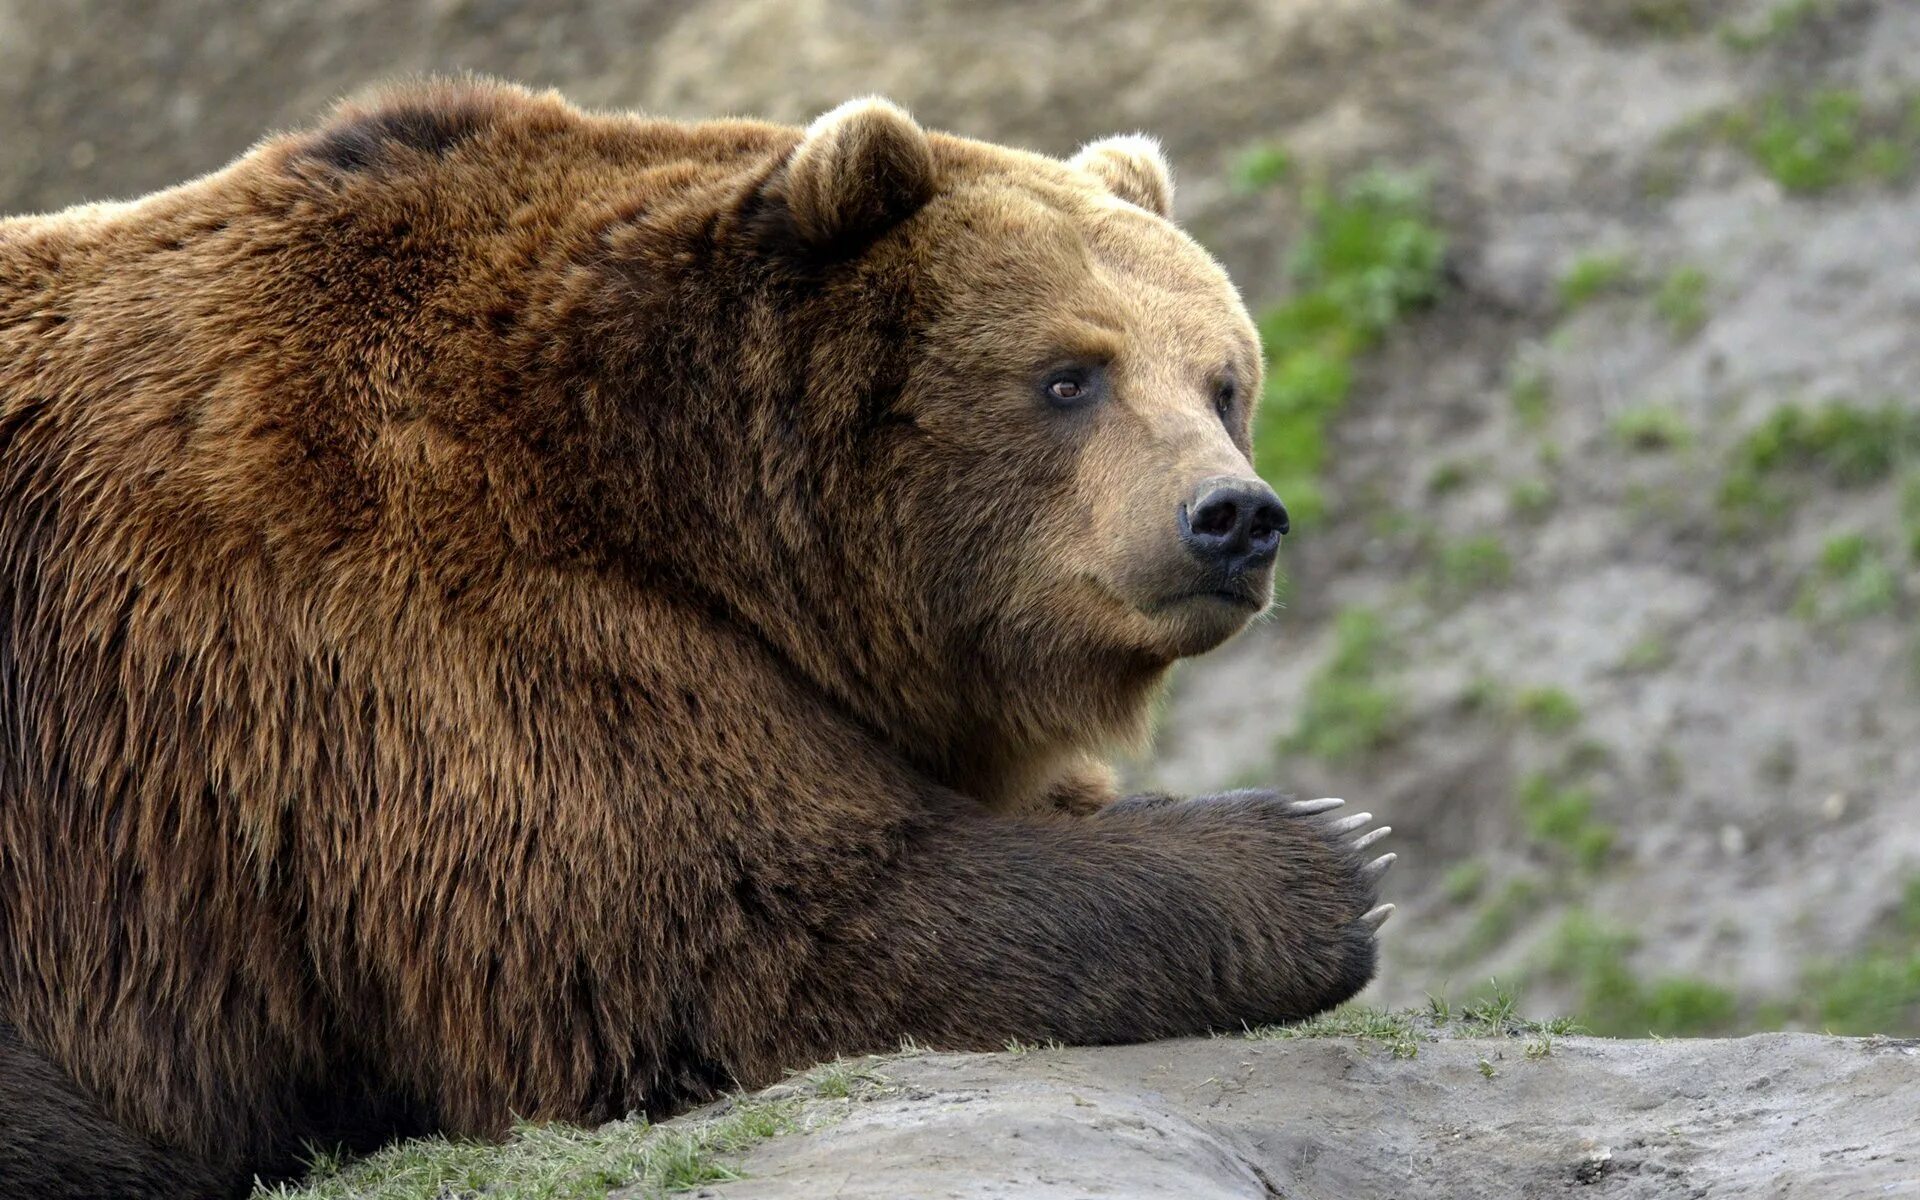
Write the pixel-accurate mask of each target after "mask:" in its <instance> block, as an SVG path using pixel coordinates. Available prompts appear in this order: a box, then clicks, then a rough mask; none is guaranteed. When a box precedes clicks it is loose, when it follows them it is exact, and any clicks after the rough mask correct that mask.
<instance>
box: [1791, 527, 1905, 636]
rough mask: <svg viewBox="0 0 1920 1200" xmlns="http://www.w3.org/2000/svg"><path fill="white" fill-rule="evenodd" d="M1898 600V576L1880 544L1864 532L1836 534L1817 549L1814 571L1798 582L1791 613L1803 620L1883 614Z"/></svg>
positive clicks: (1829, 619) (1856, 618)
mask: <svg viewBox="0 0 1920 1200" xmlns="http://www.w3.org/2000/svg"><path fill="white" fill-rule="evenodd" d="M1899 603H1900V577H1899V575H1898V573H1896V572H1895V571H1894V569H1893V567H1892V566H1891V565H1890V564H1889V563H1888V562H1887V559H1886V555H1885V553H1884V552H1883V551H1882V550H1881V548H1880V544H1879V543H1878V542H1877V541H1875V540H1874V539H1872V538H1870V537H1868V536H1867V535H1866V534H1863V533H1844V534H1836V535H1834V536H1833V537H1830V538H1828V539H1827V540H1826V543H1825V544H1824V545H1823V546H1822V547H1821V549H1820V562H1819V568H1818V570H1817V572H1815V573H1814V574H1813V575H1811V576H1809V577H1808V578H1807V579H1806V580H1805V581H1804V582H1803V583H1802V585H1801V588H1800V594H1799V597H1798V598H1797V599H1796V600H1795V602H1794V612H1795V614H1796V615H1798V616H1800V617H1801V618H1803V619H1805V620H1810V621H1833V620H1860V619H1862V618H1866V617H1877V616H1885V615H1886V614H1888V613H1891V612H1893V611H1894V609H1895V608H1897V607H1898V606H1899Z"/></svg>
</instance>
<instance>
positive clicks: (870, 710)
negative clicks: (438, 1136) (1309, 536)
mask: <svg viewBox="0 0 1920 1200" xmlns="http://www.w3.org/2000/svg"><path fill="white" fill-rule="evenodd" d="M1171 197H1172V191H1171V185H1170V183H1169V182H1168V176H1167V173H1166V170H1165V166H1164V164H1163V163H1162V162H1161V161H1160V159H1159V156H1158V152H1157V150H1156V149H1155V148H1154V147H1152V145H1151V144H1150V143H1147V142H1145V141H1144V140H1142V139H1120V140H1116V141H1114V142H1109V143H1099V144H1096V145H1094V146H1092V147H1089V149H1088V150H1087V151H1086V152H1084V153H1083V154H1082V155H1080V156H1079V157H1078V158H1076V159H1075V160H1074V162H1073V163H1071V164H1068V163H1061V162H1058V161H1055V160H1051V159H1047V158H1043V157H1040V156H1037V155H1032V154H1026V153H1020V152H1016V151H1012V150H1007V149H1003V148H999V147H995V146H991V145H986V144H982V143H978V142H971V141H966V140H962V139H958V138H953V137H946V136H941V135H936V134H927V133H924V132H922V131H921V130H920V128H919V127H918V126H917V125H915V124H914V123H913V122H912V121H911V119H910V118H908V117H907V116H906V115H905V114H904V113H902V112H900V111H899V110H898V109H895V108H893V107H891V106H889V105H886V104H884V103H883V102H876V101H869V102H860V103H855V104H852V105H849V106H846V107H844V108H842V109H839V110H836V111H835V112H833V113H830V114H828V116H826V117H824V118H822V119H821V121H819V122H817V123H816V124H815V125H814V126H812V127H811V128H809V129H807V130H804V131H803V130H798V129H791V128H786V127H780V126H775V125H768V124H760V123H754V122H746V121H726V122H715V123H707V124H681V123H674V122H667V121H655V120H647V119H642V118H639V117H634V116H625V115H621V116H599V115H591V114H585V113H582V112H579V111H577V110H575V109H573V108H571V107H569V106H568V105H567V104H565V103H564V102H563V101H561V100H560V99H559V98H557V97H555V96H553V95H535V94H531V93H528V92H525V91H521V90H519V89H515V88H511V87H506V86H501V85H493V84H486V83H478V82H461V83H428V84H417V85H411V86H408V87H404V88H401V89H398V90H394V91H391V92H388V93H385V94H382V95H380V96H378V97H376V98H374V99H373V100H371V101H369V102H367V103H365V104H361V105H349V106H346V107H344V108H343V109H342V110H341V111H339V112H338V113H337V114H336V115H335V116H334V117H333V119H332V120H331V121H330V122H329V123H328V124H326V125H325V126H324V127H322V128H320V129H319V130H317V131H314V132H308V133H302V134H295V135H291V136H284V137H276V138H273V139H270V140H268V141H266V142H264V143H262V144H261V145H260V146H258V147H256V148H255V149H254V150H253V151H252V152H251V153H249V154H248V155H246V156H245V157H244V158H242V159H241V160H239V161H238V162H236V163H235V164H233V165H232V166H230V167H228V168H226V169H225V170H222V171H219V172H217V173H215V174H213V175H210V176H207V177H205V178H203V179H200V180H197V181H195V182H192V183H188V184H185V185H183V186H181V187H178V188H175V189H172V190H170V191H166V192H161V193H158V194H156V195H153V196H149V197H147V198H145V199H142V200H140V201H138V202H135V203H131V204H124V205H96V206H90V207H84V208H79V209H74V210H70V211H68V212H65V213H59V214H53V215H50V216H44V217H26V218H19V219H14V220H10V221H6V222H4V223H0V1109H4V1110H5V1111H0V1183H3V1184H4V1185H5V1186H4V1187H0V1190H5V1191H7V1192H8V1193H9V1194H35V1195H43V1196H61V1195H72V1196H83V1195H88V1196H90V1195H95V1194H116V1195H129V1194H130V1195H155V1196H160V1195H200V1194H208V1193H221V1192H225V1191H229V1190H232V1189H235V1188H243V1187H244V1184H245V1181H246V1180H247V1179H248V1178H249V1177H250V1175H251V1174H252V1173H253V1172H256V1171H257V1172H263V1173H268V1174H271V1173H273V1172H277V1171H285V1170H287V1169H290V1167H291V1166H292V1164H293V1162H294V1155H295V1154H296V1152H297V1150H298V1148H299V1146H300V1145H301V1143H302V1142H303V1140H315V1141H320V1142H327V1141H343V1142H345V1143H347V1144H349V1145H354V1146H364V1145H368V1144H371V1143H372V1142H375V1141H377V1140H378V1139H380V1138H383V1137H386V1136H391V1135H392V1134H394V1133H398V1132H411V1131H422V1130H441V1131H448V1132H453V1133H459V1134H472V1135H496V1134H499V1133H500V1132H501V1131H503V1130H504V1129H505V1128H506V1127H507V1125H508V1123H509V1122H510V1120H511V1119H513V1118H514V1117H515V1116H521V1117H527V1118H534V1119H541V1118H563V1119H566V1120H569V1121H597V1120H600V1119H604V1118H610V1117H615V1116H619V1115H622V1114H624V1113H627V1112H629V1111H636V1110H638V1111H646V1112H650V1113H656V1114H658V1113H663V1112H666V1111H670V1110H672V1109H674V1108H676V1107H679V1106H683V1105H685V1104H686V1103H688V1102H690V1101H693V1100H697V1099H700V1098H702V1097H707V1096H711V1095H713V1094H714V1093H715V1092H716V1091H718V1090H720V1089H726V1088H734V1087H738V1086H749V1085H754V1084H758V1083H763V1082H765V1081H768V1080H770V1079H773V1078H775V1077H777V1076H778V1075H779V1074H780V1073H781V1072H783V1071H785V1070H789V1069H792V1068H795V1067H799V1066H803V1065H805V1064H808V1063H810V1062H813V1061H816V1060H819V1059H821V1058H823V1057H827V1056H831V1055H834V1054H839V1053H855V1052H863V1051H874V1050H883V1049H890V1048H893V1047H895V1046H897V1045H898V1044H899V1043H900V1040H901V1038H902V1037H903V1036H911V1037H913V1038H915V1039H917V1040H919V1041H921V1042H924V1043H930V1044H937V1045H942V1046H955V1047H996V1046H999V1045H1002V1044H1003V1043H1004V1042H1005V1041H1006V1040H1007V1039H1008V1038H1010V1037H1020V1038H1027V1039H1035V1040H1039V1039H1048V1038H1057V1039H1060V1040H1063V1041H1072V1042H1102V1041H1115V1040H1136V1039H1146V1038H1154V1037H1160V1036H1165V1035H1172V1034H1184V1033H1196V1032H1200V1031H1203V1030H1208V1029H1220V1028H1239V1027H1240V1026H1241V1025H1242V1024H1244V1023H1259V1022H1266V1021H1277V1020H1285V1019H1290V1018H1298V1017H1301V1016H1304V1015H1306V1014H1309V1013H1311V1012H1314V1011H1316V1010H1319V1009H1323V1008H1325V1007H1327V1006H1329V1005H1332V1004H1335V1003H1337V1002H1339V1001H1341V1000H1343V999H1345V998H1346V997H1348V996H1350V995H1352V994H1353V993H1354V992H1355V991H1357V990H1358V989H1359V988H1360V987H1362V986H1363V985H1364V984H1365V983H1366V981H1367V980H1368V978H1369V977H1370V975H1371V973H1372V970H1373V962H1374V954H1375V943H1374V938H1373V931H1374V923H1373V922H1374V920H1377V919H1378V918H1377V917H1375V918H1373V920H1368V919H1363V913H1365V912H1366V911H1367V910H1368V909H1369V908H1370V907H1371V906H1372V904H1373V900H1374V895H1373V893H1374V890H1375V883H1374V872H1371V871H1363V870H1362V869H1361V866H1360V861H1359V857H1358V852H1357V850H1356V848H1355V847H1354V846H1353V845H1352V842H1351V840H1349V839H1350V837H1351V832H1350V830H1347V829H1344V828H1341V827H1338V826H1335V825H1334V824H1332V823H1331V822H1330V820H1329V819H1328V818H1327V817H1324V816H1321V815H1318V814H1316V813H1303V812H1301V811H1300V810H1299V809H1298V808H1296V807H1290V806H1288V805H1287V804H1286V803H1285V802H1284V801H1282V800H1281V799H1280V798H1278V797H1274V796H1272V795H1271V794H1268V793H1239V794H1233V795H1229V796H1224V797H1215V798H1210V799H1206V800H1198V801H1175V800H1169V799H1166V798H1142V799H1140V800H1136V801H1127V802H1122V803H1119V804H1116V805H1112V806H1108V807H1105V808H1102V807H1101V805H1102V803H1103V802H1104V801H1105V800H1106V799H1108V798H1109V796H1108V792H1109V791H1110V788H1111V784H1110V780H1109V779H1108V778H1107V777H1103V776H1102V775H1101V768H1100V766H1099V762H1100V759H1101V757H1102V754H1103V752H1104V750H1105V749H1106V748H1108V747H1111V746H1113V745H1114V744H1116V743H1117V742H1121V741H1124V740H1126V739H1127V738H1129V737H1133V736H1135V735H1136V733H1137V731H1138V730H1139V728H1140V727H1141V723H1142V719H1143V718H1142V714H1143V713H1144V711H1145V709H1146V706H1147V703H1148V701H1149V699H1150V698H1151V696H1152V694H1153V692H1154V689H1155V687H1156V686H1157V684H1158V683H1159V682H1160V680H1161V679H1162V677H1163V675H1164V673H1165V671H1166V669H1167V668H1168V666H1169V665H1170V664H1171V663H1172V662H1173V661H1174V660H1175V659H1177V658H1179V657H1181V656H1183V655H1186V654H1191V653H1196V652H1198V651H1200V650H1204V649H1206V648H1208V647H1210V646H1212V645H1214V644H1216V643H1217V642H1219V641H1220V640H1221V639H1223V638H1224V637H1226V636H1228V635H1229V634H1231V633H1232V632H1233V631H1234V630H1235V629H1237V628H1239V627H1240V625H1241V624H1243V623H1244V621H1245V620H1246V618H1247V616H1248V615H1249V614H1250V612H1251V611H1252V608H1253V607H1257V605H1258V603H1260V602H1263V601H1264V599H1265V596H1266V590H1265V589H1266V586H1267V576H1266V575H1264V574H1262V575H1259V576H1258V577H1257V579H1256V580H1255V581H1254V582H1253V583H1246V584H1245V586H1244V587H1243V586H1242V583H1243V582H1244V581H1239V582H1234V583H1233V587H1234V588H1240V589H1241V590H1240V591H1237V592H1233V593H1232V594H1231V595H1228V596H1227V598H1226V599H1224V600H1223V599H1221V598H1220V597H1221V596H1222V595H1226V593H1217V594H1213V595H1212V596H1211V598H1207V597H1201V598H1198V599H1196V597H1198V596H1200V593H1198V592H1195V593H1192V594H1187V593H1185V592H1181V593H1180V594H1179V595H1177V596H1174V598H1173V599H1169V600H1167V601H1166V602H1165V603H1164V604H1162V603H1160V602H1159V601H1157V600H1155V601H1153V602H1152V603H1147V602H1146V601H1143V600H1141V599H1140V597H1149V598H1151V597H1156V596H1161V595H1163V594H1164V595H1173V592H1171V591H1169V589H1176V590H1177V588H1176V585H1178V586H1179V587H1184V586H1186V585H1184V584H1178V581H1179V580H1180V579H1183V578H1185V573H1190V572H1191V562H1190V561H1189V560H1188V559H1186V558H1183V557H1182V556H1181V552H1180V551H1179V550H1178V541H1177V538H1175V537H1174V535H1173V532H1172V529H1173V524H1174V512H1175V509H1176V508H1177V507H1178V505H1179V503H1182V502H1183V501H1180V500H1179V497H1180V496H1184V495H1185V494H1186V493H1185V492H1184V491H1181V490H1180V489H1182V488H1187V487H1190V486H1191V485H1192V484H1193V483H1194V482H1196V481H1197V480H1198V479H1200V478H1201V477H1203V476H1208V475H1222V474H1234V473H1236V472H1237V473H1239V474H1246V473H1247V472H1248V471H1249V468H1248V467H1247V466H1246V459H1245V453H1246V447H1247V444H1248V443H1247V439H1248V424H1247V423H1248V415H1247V408H1248V404H1247V398H1248V397H1250V396H1252V395H1254V394H1256V389H1257V387H1258V373H1259V370H1260V364H1259V355H1258V346H1257V343H1256V340H1255V337H1254V333H1253V330H1252V326H1251V324H1250V323H1249V322H1248V320H1247V318H1246V315H1245V312H1244V311H1243V309H1242V307H1241V305H1240V303H1239V301H1238V298H1237V297H1236V296H1235V294H1234V292H1233V290H1232V288H1231V286H1230V285H1229V284H1228V282H1227V281H1226V279H1225V277H1224V275H1222V274H1221V273H1220V271H1219V269H1218V268H1217V267H1216V266H1215V265H1214V264H1213V263H1212V261H1211V260H1210V259H1208V258H1207V257H1206V255H1205V254H1204V253H1202V252H1201V251H1200V250H1199V249H1198V248H1197V247H1196V246H1195V245H1194V244H1193V243H1192V242H1191V241H1189V240H1188V239H1186V238H1185V237H1184V236H1183V235H1182V234H1180V233H1179V232H1178V231H1177V230H1175V229H1174V227H1173V226H1172V225H1171V224H1169V223H1168V222H1167V221H1166V220H1165V219H1164V217H1165V216H1166V214H1167V212H1168V210H1169V208H1170V205H1171ZM1062 355H1065V356H1067V357H1070V358H1072V359H1074V361H1076V362H1090V363H1095V364H1096V365H1095V366H1093V367H1089V368H1087V369H1086V370H1087V371H1088V372H1091V374H1087V375H1085V377H1086V378H1088V379H1092V380H1095V381H1096V382H1095V383H1094V384H1093V385H1092V386H1093V387H1094V389H1095V390H1098V391H1100V392H1101V395H1102V396H1103V397H1104V400H1103V401H1102V406H1094V405H1092V404H1088V405H1087V406H1086V407H1085V408H1084V409H1080V410H1073V411H1057V410H1056V409H1055V408H1050V407H1049V405H1048V403H1047V402H1045V401H1043V400H1042V399H1041V398H1040V392H1039V391H1038V390H1036V386H1035V384H1034V383H1033V377H1034V373H1035V372H1036V371H1040V370H1042V369H1045V368H1047V367H1048V364H1049V363H1050V362H1053V361H1055V360H1056V359H1058V358H1060V357H1061V356H1062ZM1074 369H1075V371H1080V370H1081V368H1078V367H1076V368H1074ZM1080 377H1081V376H1079V375H1076V378H1080ZM1222 379H1225V380H1226V381H1227V382H1224V383H1223V382H1221V380H1222ZM1049 386H1051V385H1049ZM1076 386H1077V385H1076ZM1064 391H1067V392H1074V391H1076V389H1075V388H1067V389H1064ZM1048 394H1049V395H1052V394H1053V393H1051V392H1049V393H1048ZM1077 394H1084V389H1080V390H1079V392H1078V393H1077ZM1068 407H1069V408H1071V406H1070V405H1069V406H1068ZM1176 493H1178V495H1176ZM1181 511H1182V512H1184V511H1185V510H1184V509H1181ZM1183 519H1184V518H1183ZM1170 581H1171V582H1170ZM1256 593H1257V595H1256ZM1055 809H1062V810H1064V809H1073V810H1077V811H1081V812H1085V811H1087V810H1093V809H1099V811H1097V812H1093V813H1092V815H1072V814H1070V813H1067V812H1064V811H1051V810H1055ZM63 1131H65V1132H63ZM75 1131H90V1132H75Z"/></svg>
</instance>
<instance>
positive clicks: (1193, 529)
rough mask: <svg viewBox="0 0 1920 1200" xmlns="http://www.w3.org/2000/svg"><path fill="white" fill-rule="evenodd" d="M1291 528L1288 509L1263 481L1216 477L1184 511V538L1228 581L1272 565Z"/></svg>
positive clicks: (1197, 489)
mask: <svg viewBox="0 0 1920 1200" xmlns="http://www.w3.org/2000/svg"><path fill="white" fill-rule="evenodd" d="M1289 527H1290V522H1289V521H1288V520H1287V508H1286V505H1284V504H1282V503H1280V497H1278V496H1276V495H1274V493H1273V489H1272V488H1270V487H1268V486H1267V485H1266V484H1265V483H1262V482H1261V481H1260V480H1258V479H1223V478H1213V479H1209V480H1207V481H1205V482H1204V483H1202V484H1201V485H1200V486H1199V487H1198V488H1196V489H1195V491H1194V494H1193V497H1192V499H1190V500H1188V501H1187V503H1185V504H1183V505H1181V506H1180V538H1181V540H1182V541H1184V542H1185V543H1186V544H1187V549H1188V550H1191V551H1192V552H1193V553H1194V554H1195V555H1196V556H1197V557H1198V558H1199V559H1200V561H1201V562H1203V563H1205V564H1206V565H1207V566H1208V567H1210V568H1212V569H1214V570H1217V571H1219V572H1220V573H1221V574H1223V575H1224V576H1226V577H1228V578H1232V577H1234V576H1237V575H1242V574H1245V573H1247V572H1249V571H1257V570H1261V569H1264V568H1266V567H1268V566H1270V565H1272V563H1273V560H1274V556H1275V555H1276V554H1278V553H1279V551H1280V537H1281V535H1282V534H1284V533H1286V532H1287V530H1288V528H1289Z"/></svg>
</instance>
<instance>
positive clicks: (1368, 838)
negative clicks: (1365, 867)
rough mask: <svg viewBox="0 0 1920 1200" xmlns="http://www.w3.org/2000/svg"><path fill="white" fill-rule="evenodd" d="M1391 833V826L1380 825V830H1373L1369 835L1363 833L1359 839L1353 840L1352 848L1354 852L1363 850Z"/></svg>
mask: <svg viewBox="0 0 1920 1200" xmlns="http://www.w3.org/2000/svg"><path fill="white" fill-rule="evenodd" d="M1392 832H1393V826H1391V825H1382V826H1381V827H1380V828H1378V829H1375V830H1373V831H1372V832H1370V833H1363V834H1361V835H1360V836H1359V837H1357V838H1355V839H1354V842H1353V848H1354V849H1355V850H1365V849H1366V848H1367V847H1368V846H1371V845H1373V844H1374V843H1375V842H1377V841H1379V840H1380V839H1381V838H1383V837H1385V836H1387V835H1388V834H1390V833H1392Z"/></svg>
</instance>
